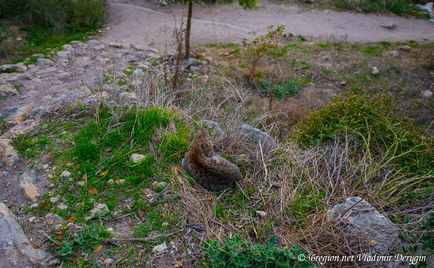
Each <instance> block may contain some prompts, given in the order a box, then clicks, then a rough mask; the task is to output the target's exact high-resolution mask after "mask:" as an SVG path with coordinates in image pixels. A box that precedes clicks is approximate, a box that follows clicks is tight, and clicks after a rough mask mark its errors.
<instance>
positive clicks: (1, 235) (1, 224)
mask: <svg viewBox="0 0 434 268" xmlns="http://www.w3.org/2000/svg"><path fill="white" fill-rule="evenodd" d="M50 260H51V256H50V255H49V254H47V253H46V252H44V251H43V250H40V249H35V248H33V247H32V245H31V243H30V241H29V239H28V238H27V236H26V235H25V234H24V232H23V230H22V228H21V226H20V225H19V224H18V221H17V219H16V218H15V215H14V214H13V213H12V212H11V211H10V210H9V209H8V207H7V206H6V205H5V204H3V203H0V267H33V266H48V265H50Z"/></svg>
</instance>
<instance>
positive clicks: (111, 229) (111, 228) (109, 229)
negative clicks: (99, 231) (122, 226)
mask: <svg viewBox="0 0 434 268" xmlns="http://www.w3.org/2000/svg"><path fill="white" fill-rule="evenodd" d="M106 230H107V232H110V233H113V232H114V231H115V230H114V229H113V227H109V228H107V229H106Z"/></svg>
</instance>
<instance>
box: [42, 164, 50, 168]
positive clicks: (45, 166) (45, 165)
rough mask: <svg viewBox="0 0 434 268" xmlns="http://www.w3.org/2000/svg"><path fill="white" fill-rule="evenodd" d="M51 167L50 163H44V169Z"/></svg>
mask: <svg viewBox="0 0 434 268" xmlns="http://www.w3.org/2000/svg"><path fill="white" fill-rule="evenodd" d="M49 167H50V165H48V164H44V165H43V166H42V168H43V169H48V168H49Z"/></svg>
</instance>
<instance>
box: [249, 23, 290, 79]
mask: <svg viewBox="0 0 434 268" xmlns="http://www.w3.org/2000/svg"><path fill="white" fill-rule="evenodd" d="M284 30H285V27H284V26H282V25H279V26H277V27H276V28H274V27H273V26H268V27H267V34H265V35H260V36H255V38H254V39H253V40H252V41H251V42H247V40H243V47H244V55H243V56H244V58H245V60H246V62H247V64H248V66H249V68H248V73H247V78H248V79H249V81H251V82H254V80H255V79H256V69H257V67H258V64H259V62H260V61H261V59H262V58H263V57H264V56H265V55H267V54H269V53H271V51H274V50H276V49H278V48H279V43H278V41H279V38H281V37H282V34H283V31H284Z"/></svg>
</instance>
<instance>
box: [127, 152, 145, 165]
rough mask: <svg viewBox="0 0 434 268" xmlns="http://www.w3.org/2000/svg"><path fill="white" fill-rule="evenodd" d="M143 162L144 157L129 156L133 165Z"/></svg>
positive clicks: (139, 155)
mask: <svg viewBox="0 0 434 268" xmlns="http://www.w3.org/2000/svg"><path fill="white" fill-rule="evenodd" d="M143 160H145V156H144V155H143V154H132V155H131V156H130V161H131V162H133V163H134V164H140V163H141V162H143Z"/></svg>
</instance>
